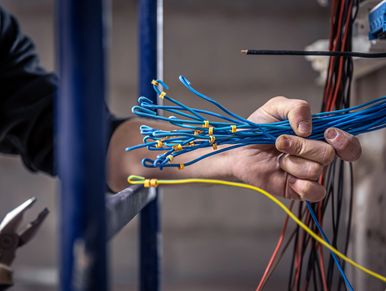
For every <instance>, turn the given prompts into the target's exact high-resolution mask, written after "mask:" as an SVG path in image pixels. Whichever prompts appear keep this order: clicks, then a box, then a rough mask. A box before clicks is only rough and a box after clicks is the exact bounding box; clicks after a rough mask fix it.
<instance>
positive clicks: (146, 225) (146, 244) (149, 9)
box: [139, 0, 160, 291]
mask: <svg viewBox="0 0 386 291" xmlns="http://www.w3.org/2000/svg"><path fill="white" fill-rule="evenodd" d="M157 73H158V72H157V0H140V4H139V75H140V77H139V93H140V96H146V97H148V98H150V99H151V100H153V101H154V102H157V95H156V94H155V92H154V90H153V88H152V86H150V83H151V81H152V80H153V79H157V77H158V76H157ZM156 191H157V192H158V190H156ZM158 196H159V195H158V193H156V197H155V199H154V200H153V201H151V202H150V203H149V204H148V205H147V206H146V207H145V208H144V210H142V212H141V214H140V290H141V291H149V290H150V291H158V290H160V241H159V239H160V219H159V216H160V213H159V197H158Z"/></svg>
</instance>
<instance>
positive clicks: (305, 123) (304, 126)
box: [298, 121, 311, 134]
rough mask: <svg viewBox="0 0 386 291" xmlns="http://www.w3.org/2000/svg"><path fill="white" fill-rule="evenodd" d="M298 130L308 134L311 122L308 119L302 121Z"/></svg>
mask: <svg viewBox="0 0 386 291" xmlns="http://www.w3.org/2000/svg"><path fill="white" fill-rule="evenodd" d="M298 130H299V132H300V133H302V134H308V133H310V130H311V124H310V122H308V121H300V122H299V124H298Z"/></svg>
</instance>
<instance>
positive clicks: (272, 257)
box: [256, 201, 294, 291]
mask: <svg viewBox="0 0 386 291" xmlns="http://www.w3.org/2000/svg"><path fill="white" fill-rule="evenodd" d="M293 205H294V201H292V202H291V204H290V207H289V208H290V210H292V207H293ZM288 220H289V216H288V215H287V217H286V219H285V221H284V225H283V228H282V230H281V233H280V237H279V240H278V241H277V243H276V247H275V250H274V251H273V253H272V256H271V258H270V260H269V262H268V265H267V267H266V268H265V271H264V274H263V276H262V277H261V280H260V283H259V285H258V286H257V288H256V291H261V290H263V287H264V284H265V281H266V279H267V277H268V274H269V272H270V270H271V268H272V265H273V263H274V262H275V259H276V257H277V255H278V253H279V250H280V248H281V245H282V244H283V241H284V236H285V233H286V231H287V226H288Z"/></svg>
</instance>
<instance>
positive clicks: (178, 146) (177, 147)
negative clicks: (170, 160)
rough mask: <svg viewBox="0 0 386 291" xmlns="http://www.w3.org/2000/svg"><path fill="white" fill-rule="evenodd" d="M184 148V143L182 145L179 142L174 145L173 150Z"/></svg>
mask: <svg viewBox="0 0 386 291" xmlns="http://www.w3.org/2000/svg"><path fill="white" fill-rule="evenodd" d="M182 149H183V148H182V145H180V144H177V145H174V146H173V150H175V151H180V150H182Z"/></svg>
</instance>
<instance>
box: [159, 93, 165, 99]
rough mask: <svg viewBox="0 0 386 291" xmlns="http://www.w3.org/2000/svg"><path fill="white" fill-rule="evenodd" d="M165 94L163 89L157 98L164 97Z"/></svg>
mask: <svg viewBox="0 0 386 291" xmlns="http://www.w3.org/2000/svg"><path fill="white" fill-rule="evenodd" d="M165 96H166V92H165V91H162V92H161V94H159V98H161V99H164V97H165Z"/></svg>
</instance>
